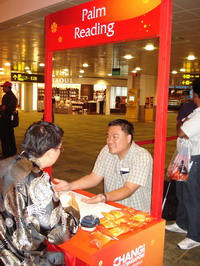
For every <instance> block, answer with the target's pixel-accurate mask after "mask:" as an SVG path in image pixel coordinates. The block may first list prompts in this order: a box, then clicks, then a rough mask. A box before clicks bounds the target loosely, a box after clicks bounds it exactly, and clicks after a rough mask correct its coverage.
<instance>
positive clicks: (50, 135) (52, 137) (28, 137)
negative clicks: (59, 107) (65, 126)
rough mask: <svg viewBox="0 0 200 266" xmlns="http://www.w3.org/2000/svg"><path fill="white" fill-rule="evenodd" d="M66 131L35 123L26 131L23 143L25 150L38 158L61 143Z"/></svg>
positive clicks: (50, 124)
mask: <svg viewBox="0 0 200 266" xmlns="http://www.w3.org/2000/svg"><path fill="white" fill-rule="evenodd" d="M63 134H64V131H63V130H62V129H61V128H60V127H59V126H57V125H55V124H53V123H50V122H46V121H39V122H34V123H33V124H32V125H31V126H30V127H29V128H28V129H27V131H26V133H25V136H24V140H23V143H22V148H23V150H24V151H25V152H26V153H28V154H29V155H32V156H34V157H36V158H38V157H40V156H42V155H43V154H44V153H45V152H47V151H48V150H49V149H51V148H57V147H58V146H59V144H60V143H61V139H62V136H63Z"/></svg>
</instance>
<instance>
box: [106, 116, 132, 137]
mask: <svg viewBox="0 0 200 266" xmlns="http://www.w3.org/2000/svg"><path fill="white" fill-rule="evenodd" d="M108 126H109V127H112V126H120V127H121V129H122V131H124V132H126V133H127V135H131V141H133V136H134V126H133V124H132V123H130V122H128V121H127V120H125V119H116V120H114V121H111V122H110V123H109V124H108Z"/></svg>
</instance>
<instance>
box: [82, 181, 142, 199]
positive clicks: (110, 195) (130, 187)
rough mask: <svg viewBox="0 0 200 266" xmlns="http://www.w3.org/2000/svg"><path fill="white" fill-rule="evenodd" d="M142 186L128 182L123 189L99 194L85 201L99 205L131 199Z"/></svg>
mask: <svg viewBox="0 0 200 266" xmlns="http://www.w3.org/2000/svg"><path fill="white" fill-rule="evenodd" d="M139 187H140V185H137V184H134V183H131V182H126V183H125V184H124V186H123V187H121V188H118V189H115V190H113V191H110V192H107V193H106V194H98V195H96V196H94V197H92V198H87V199H83V201H84V202H86V203H91V204H94V203H98V202H106V201H119V200H123V199H126V198H128V197H130V196H131V195H132V194H133V193H134V192H135V191H136V190H137V189H138V188H139Z"/></svg>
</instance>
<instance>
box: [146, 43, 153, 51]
mask: <svg viewBox="0 0 200 266" xmlns="http://www.w3.org/2000/svg"><path fill="white" fill-rule="evenodd" d="M144 49H145V50H147V51H153V50H154V49H155V47H154V45H153V44H147V45H146V46H145V47H144Z"/></svg>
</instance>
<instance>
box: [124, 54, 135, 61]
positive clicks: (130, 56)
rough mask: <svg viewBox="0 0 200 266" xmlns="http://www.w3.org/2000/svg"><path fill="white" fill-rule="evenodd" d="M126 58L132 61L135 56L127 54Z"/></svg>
mask: <svg viewBox="0 0 200 266" xmlns="http://www.w3.org/2000/svg"><path fill="white" fill-rule="evenodd" d="M124 58H125V59H127V60H130V59H132V58H133V56H132V55H131V54H126V55H125V56H124Z"/></svg>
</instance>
